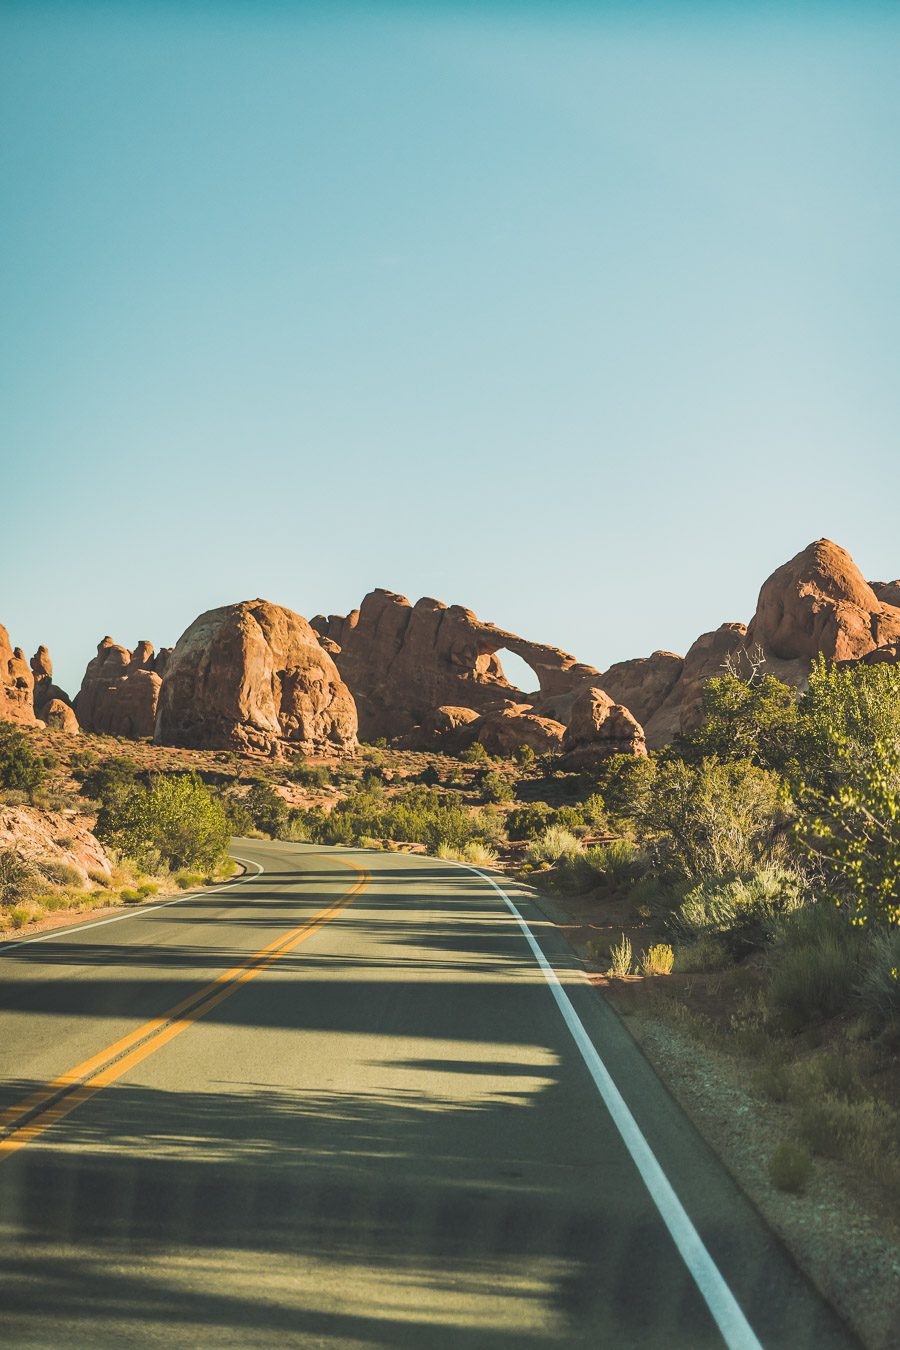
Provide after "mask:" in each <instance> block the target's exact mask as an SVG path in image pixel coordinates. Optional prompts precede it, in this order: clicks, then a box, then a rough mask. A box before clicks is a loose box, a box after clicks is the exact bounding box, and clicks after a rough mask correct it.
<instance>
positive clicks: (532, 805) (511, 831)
mask: <svg viewBox="0 0 900 1350" xmlns="http://www.w3.org/2000/svg"><path fill="white" fill-rule="evenodd" d="M552 819H553V808H552V807H551V806H548V805H547V803H546V802H528V803H527V804H526V805H523V806H514V807H513V809H512V810H511V811H507V813H506V833H507V834H508V835H509V837H510V839H537V838H538V836H539V835H541V834H543V832H544V830H546V828H547V826H548V825H549V824H550V822H551V821H552Z"/></svg>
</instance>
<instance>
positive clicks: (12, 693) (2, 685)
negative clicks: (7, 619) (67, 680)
mask: <svg viewBox="0 0 900 1350" xmlns="http://www.w3.org/2000/svg"><path fill="white" fill-rule="evenodd" d="M0 721H3V722H17V723H18V724H19V726H25V727H33V726H35V724H36V722H37V718H36V717H35V714H34V675H33V674H32V672H31V669H30V668H29V665H28V662H27V661H26V660H25V653H24V652H23V651H22V648H21V647H13V646H12V644H11V643H10V640H9V634H8V633H7V631H6V629H5V628H4V627H3V625H2V624H0Z"/></svg>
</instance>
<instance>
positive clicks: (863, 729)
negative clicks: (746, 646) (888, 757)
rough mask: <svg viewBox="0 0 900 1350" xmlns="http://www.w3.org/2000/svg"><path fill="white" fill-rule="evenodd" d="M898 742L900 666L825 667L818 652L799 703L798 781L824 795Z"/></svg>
mask: <svg viewBox="0 0 900 1350" xmlns="http://www.w3.org/2000/svg"><path fill="white" fill-rule="evenodd" d="M898 742H900V666H896V665H893V666H892V665H888V664H886V663H885V664H881V665H874V666H859V665H857V666H846V667H840V666H835V665H831V666H829V665H828V664H827V662H826V661H825V660H824V658H822V657H819V658H818V659H817V660H816V661H815V662H814V663H813V668H812V671H811V673H810V677H809V688H808V690H807V692H806V694H805V695H804V696H803V699H802V701H801V704H800V721H799V726H798V737H797V760H798V763H799V765H801V766H802V772H801V778H802V786H803V787H805V788H807V789H810V788H812V789H813V790H817V791H821V792H822V793H823V794H824V795H825V796H828V795H829V794H830V793H832V792H834V791H835V790H836V788H837V787H838V785H839V784H840V783H843V782H844V781H846V780H847V778H848V777H849V778H851V779H852V778H853V777H854V776H855V774H856V773H857V772H858V771H859V770H862V769H865V768H866V767H867V766H872V765H873V764H875V763H876V762H877V761H878V760H879V759H880V758H881V755H882V754H883V752H884V750H885V749H887V750H890V749H891V748H893V749H895V750H896V749H897V747H898Z"/></svg>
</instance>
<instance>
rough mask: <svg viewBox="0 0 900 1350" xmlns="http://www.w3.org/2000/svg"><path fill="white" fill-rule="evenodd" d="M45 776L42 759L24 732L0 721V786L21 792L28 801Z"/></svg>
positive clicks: (9, 723)
mask: <svg viewBox="0 0 900 1350" xmlns="http://www.w3.org/2000/svg"><path fill="white" fill-rule="evenodd" d="M45 777H46V768H45V765H44V761H43V760H42V759H41V758H40V757H39V756H38V755H36V754H35V753H34V751H33V750H32V748H31V746H30V745H29V744H28V738H27V736H26V735H25V734H24V732H22V731H20V730H19V729H18V727H16V726H14V725H13V724H12V723H11V722H0V788H6V789H10V790H12V791H16V792H23V793H24V794H25V796H26V798H27V799H28V800H29V801H30V800H32V799H33V797H34V794H35V793H36V792H37V791H38V789H39V788H40V787H41V785H42V783H43V782H44V779H45Z"/></svg>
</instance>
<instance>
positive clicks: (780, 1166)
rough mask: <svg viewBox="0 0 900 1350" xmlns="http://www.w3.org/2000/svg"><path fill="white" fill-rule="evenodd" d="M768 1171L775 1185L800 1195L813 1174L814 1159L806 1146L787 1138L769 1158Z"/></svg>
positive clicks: (782, 1189)
mask: <svg viewBox="0 0 900 1350" xmlns="http://www.w3.org/2000/svg"><path fill="white" fill-rule="evenodd" d="M768 1171H769V1179H770V1181H771V1182H772V1185H773V1186H777V1187H778V1189H779V1190H780V1191H787V1192H788V1193H789V1194H791V1195H800V1194H802V1192H803V1191H805V1190H806V1187H807V1185H808V1183H809V1179H810V1177H811V1175H812V1159H811V1158H810V1156H809V1154H808V1153H807V1151H806V1149H805V1148H801V1146H800V1145H799V1144H794V1143H792V1142H791V1141H790V1140H787V1141H786V1142H785V1143H783V1144H779V1145H778V1147H777V1148H776V1149H775V1151H774V1153H773V1154H772V1156H771V1157H770V1158H769V1166H768Z"/></svg>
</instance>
